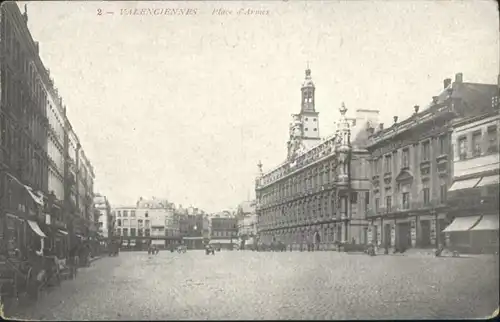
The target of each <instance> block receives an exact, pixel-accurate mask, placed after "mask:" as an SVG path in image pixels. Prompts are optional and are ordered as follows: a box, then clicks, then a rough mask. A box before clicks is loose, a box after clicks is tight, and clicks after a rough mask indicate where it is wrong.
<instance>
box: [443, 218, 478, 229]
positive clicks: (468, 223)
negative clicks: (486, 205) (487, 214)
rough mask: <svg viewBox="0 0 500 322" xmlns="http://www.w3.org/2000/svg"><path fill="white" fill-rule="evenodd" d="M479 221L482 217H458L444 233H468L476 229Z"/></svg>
mask: <svg viewBox="0 0 500 322" xmlns="http://www.w3.org/2000/svg"><path fill="white" fill-rule="evenodd" d="M479 219H481V216H469V217H456V218H455V219H454V220H453V222H452V223H451V224H450V225H449V226H448V227H446V228H445V229H444V230H443V232H444V233H450V232H455V231H467V230H469V229H471V228H472V227H474V226H475V225H476V224H477V222H478V221H479Z"/></svg>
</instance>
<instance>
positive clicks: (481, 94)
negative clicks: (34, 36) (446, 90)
mask: <svg viewBox="0 0 500 322" xmlns="http://www.w3.org/2000/svg"><path fill="white" fill-rule="evenodd" d="M498 95H499V89H498V85H491V84H477V83H455V84H454V90H453V94H452V97H453V98H456V99H460V100H461V101H462V102H463V105H461V106H460V107H461V108H458V109H457V110H456V112H457V114H458V116H462V117H464V116H473V115H476V116H477V115H481V114H485V113H488V112H490V111H491V110H492V101H491V100H492V98H493V97H494V96H498Z"/></svg>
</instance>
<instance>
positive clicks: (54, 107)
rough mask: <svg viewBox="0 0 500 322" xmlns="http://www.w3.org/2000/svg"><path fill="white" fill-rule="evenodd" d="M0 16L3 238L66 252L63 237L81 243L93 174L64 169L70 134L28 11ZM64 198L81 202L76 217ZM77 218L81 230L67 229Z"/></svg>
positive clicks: (9, 8)
mask: <svg viewBox="0 0 500 322" xmlns="http://www.w3.org/2000/svg"><path fill="white" fill-rule="evenodd" d="M0 17H1V18H0V19H1V22H0V23H1V35H0V37H1V38H0V44H1V45H0V50H1V53H2V54H1V62H0V64H1V65H0V68H1V71H0V73H1V77H0V82H1V105H0V106H1V109H0V199H1V202H0V207H1V209H0V212H1V213H2V218H13V221H12V220H10V219H6V220H7V222H6V224H7V225H6V227H9V228H8V229H7V230H6V231H5V233H6V235H10V236H9V237H7V238H13V237H15V239H16V240H17V242H18V243H19V244H20V245H19V246H20V247H21V248H22V247H24V246H23V245H27V244H28V243H31V242H32V241H33V240H34V241H35V242H36V240H38V239H39V240H41V244H43V243H45V245H46V246H49V247H50V246H54V247H56V248H61V247H62V248H64V249H67V248H68V247H70V243H69V241H70V240H69V241H68V240H67V236H68V234H69V237H71V238H74V237H75V234H76V233H80V235H81V236H82V237H88V232H86V229H87V230H88V227H89V226H91V225H92V222H91V220H88V219H91V215H92V211H93V209H92V195H93V192H92V189H93V169H92V166H91V165H90V162H89V161H88V160H87V159H85V158H84V159H85V160H83V161H82V162H81V163H82V164H83V165H84V166H83V167H84V168H86V170H83V172H84V173H85V172H87V173H88V176H86V175H85V174H80V173H78V174H77V173H76V171H74V173H73V176H72V174H71V173H70V171H69V169H70V168H71V167H70V162H71V161H72V160H76V159H78V157H76V158H75V156H74V155H71V154H70V151H69V150H68V148H69V144H68V137H71V136H75V137H76V134H74V135H72V134H68V132H72V129H71V124H70V122H69V120H68V118H67V115H66V108H65V107H64V106H63V103H62V99H61V97H60V96H59V94H58V91H57V88H56V87H55V86H54V81H53V80H52V78H51V77H50V72H49V70H48V69H47V68H45V66H44V64H43V63H42V61H41V58H40V56H39V44H38V42H36V41H34V40H33V38H32V36H31V34H30V32H29V30H28V13H27V6H26V5H25V6H24V13H21V11H20V10H19V7H18V5H17V4H16V3H6V4H3V5H2V8H1V15H0ZM76 141H78V139H77V138H76ZM82 155H84V154H83V152H82ZM76 162H79V161H76ZM72 180H73V181H74V180H79V181H80V182H81V183H82V184H83V185H84V189H82V191H81V192H80V193H78V192H74V191H73V190H74V189H73V187H72V184H71V182H72ZM71 194H76V195H77V196H82V198H83V199H85V201H84V202H82V205H83V208H82V209H81V211H76V209H77V208H78V207H75V209H73V208H72V207H71V203H69V201H68V198H69V196H70V195H71ZM4 214H8V215H7V216H4ZM73 217H75V220H73V219H72V218H73ZM83 218H86V219H87V221H86V222H85V224H84V225H83V226H82V228H81V229H78V228H77V229H76V230H75V229H73V224H74V221H76V222H78V221H81V220H83ZM2 220H3V219H2ZM27 226H29V227H30V228H29V229H25V227H27ZM2 233H3V232H2ZM61 240H64V242H62V241H61ZM47 244H49V245H47ZM62 244H64V245H63V246H61V245H62Z"/></svg>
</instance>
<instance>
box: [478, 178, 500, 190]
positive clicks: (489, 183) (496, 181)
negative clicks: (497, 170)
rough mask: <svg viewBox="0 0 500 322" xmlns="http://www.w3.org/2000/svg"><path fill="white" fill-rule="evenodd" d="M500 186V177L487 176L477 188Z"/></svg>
mask: <svg viewBox="0 0 500 322" xmlns="http://www.w3.org/2000/svg"><path fill="white" fill-rule="evenodd" d="M498 184H500V178H499V177H498V175H495V176H487V177H482V178H481V181H479V183H478V184H477V186H476V187H484V186H492V185H497V186H498Z"/></svg>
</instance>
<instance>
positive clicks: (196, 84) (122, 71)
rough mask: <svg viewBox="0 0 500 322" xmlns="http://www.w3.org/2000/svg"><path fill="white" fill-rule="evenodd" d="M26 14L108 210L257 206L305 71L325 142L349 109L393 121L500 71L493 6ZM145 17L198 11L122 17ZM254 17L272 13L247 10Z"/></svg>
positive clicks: (95, 6)
mask: <svg viewBox="0 0 500 322" xmlns="http://www.w3.org/2000/svg"><path fill="white" fill-rule="evenodd" d="M18 4H19V6H20V7H21V10H22V11H24V4H27V8H28V27H29V29H30V32H31V34H32V36H33V38H34V40H36V41H38V42H39V43H40V56H41V58H42V61H43V62H44V65H45V66H46V67H47V68H49V69H50V73H51V76H52V77H53V79H54V83H55V85H56V87H57V88H58V90H59V93H60V95H61V96H62V97H63V102H64V104H65V105H66V106H67V111H68V116H69V119H70V121H71V123H72V125H73V128H74V129H75V131H76V133H77V135H78V137H79V138H80V142H81V143H82V148H83V149H84V150H85V153H86V155H87V157H88V158H89V159H90V161H91V163H92V164H93V166H94V168H95V174H96V179H95V182H96V185H95V189H94V190H95V192H99V193H101V194H104V195H106V196H107V197H108V198H109V200H110V202H111V204H112V205H124V204H126V205H133V204H135V202H136V201H137V200H138V198H139V197H140V196H143V197H151V196H156V197H165V198H168V199H169V200H170V201H171V202H174V203H176V204H182V205H183V206H189V205H193V206H196V207H199V208H201V209H204V210H206V211H208V212H215V211H220V210H223V209H227V208H234V207H236V206H237V205H238V204H239V203H240V202H242V201H244V200H247V199H248V198H253V197H254V196H255V192H254V183H255V176H256V175H257V170H258V168H257V164H258V162H259V160H262V164H263V168H264V170H266V169H271V168H273V167H274V166H276V165H277V164H279V163H281V162H283V161H284V160H285V157H286V141H287V139H288V125H289V122H290V118H291V116H290V115H291V114H292V113H298V112H299V111H300V86H301V83H302V81H303V80H304V70H305V69H306V65H307V62H309V65H310V68H311V70H312V78H313V81H314V83H315V85H316V110H317V111H318V112H319V113H320V114H319V122H320V125H319V126H320V128H319V130H320V135H321V136H328V135H330V134H332V133H333V131H334V122H335V120H336V119H338V117H339V115H340V114H339V111H338V110H339V107H340V106H341V103H342V102H345V104H346V107H347V108H348V112H347V114H348V115H350V116H354V111H355V110H356V109H360V108H364V109H366V108H368V109H378V110H380V118H381V121H385V122H386V124H390V123H392V117H393V116H394V115H398V116H399V119H400V120H402V119H404V118H406V117H408V116H410V115H411V113H412V112H413V106H414V105H420V106H425V105H426V104H428V103H429V102H430V101H431V97H432V96H434V95H437V94H438V93H439V92H440V90H441V89H442V86H443V85H442V84H443V79H445V78H453V77H454V75H455V74H456V73H458V72H461V73H463V75H464V81H466V82H475V83H492V84H496V83H497V75H498V74H499V41H498V33H499V24H498V10H497V4H496V2H495V1H409V0H408V1H309V2H303V1H266V2H264V1H247V2H238V1H224V2H215V1H213V2H196V1H189V2H181V1H176V2H167V1H164V2H148V1H141V2H131V1H127V2H115V1H113V2H83V1H82V2H78V1H74V2H73V1H72V2H62V1H61V2H50V1H43V2H20V3H18ZM135 8H137V9H159V8H161V9H167V8H172V9H173V8H192V9H196V14H194V15H187V16H186V15H184V16H182V15H161V16H151V15H147V16H146V15H142V16H141V15H121V14H120V13H121V12H122V10H121V9H135ZM248 8H250V9H258V10H268V14H267V15H237V14H236V12H237V11H238V10H240V9H248ZM99 9H100V10H102V11H99ZM214 9H224V10H232V11H233V14H232V15H214V14H213V11H214ZM98 12H102V13H103V14H102V15H98ZM106 12H113V14H107V13H106Z"/></svg>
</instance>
